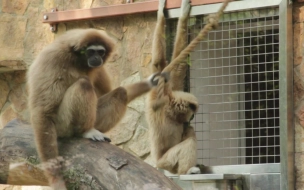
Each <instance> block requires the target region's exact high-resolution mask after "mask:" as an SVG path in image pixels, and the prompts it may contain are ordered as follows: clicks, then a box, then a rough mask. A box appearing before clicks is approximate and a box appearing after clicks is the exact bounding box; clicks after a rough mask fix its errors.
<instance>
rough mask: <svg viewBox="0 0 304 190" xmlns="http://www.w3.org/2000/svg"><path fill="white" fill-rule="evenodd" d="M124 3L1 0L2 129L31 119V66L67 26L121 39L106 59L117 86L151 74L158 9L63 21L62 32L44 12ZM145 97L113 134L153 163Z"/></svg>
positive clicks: (118, 142) (115, 141) (109, 0)
mask: <svg viewBox="0 0 304 190" xmlns="http://www.w3.org/2000/svg"><path fill="white" fill-rule="evenodd" d="M122 3H125V0H114V1H112V0H73V1H72V0H67V1H62V0H44V1H43V0H24V1H18V0H2V1H0V9H1V10H0V22H1V24H2V25H1V27H0V52H1V54H0V129H1V128H2V127H3V126H5V124H6V123H7V122H8V121H10V120H11V119H13V118H16V117H18V118H21V119H24V120H28V119H29V114H28V111H27V92H26V84H25V75H26V69H27V68H28V66H29V65H30V64H31V63H32V62H33V60H34V58H35V56H36V55H37V54H38V53H39V51H40V50H41V49H42V48H43V47H45V46H46V45H47V44H49V43H51V42H52V41H53V40H54V38H56V37H57V36H59V35H61V34H62V33H64V32H65V31H67V30H70V29H73V28H97V29H101V30H106V31H107V32H108V34H109V35H110V36H111V37H113V38H114V40H116V46H117V49H116V53H115V54H114V56H113V58H112V59H111V60H110V61H109V62H108V64H107V65H106V67H107V69H108V71H109V72H110V75H111V76H112V77H113V78H112V79H113V80H112V82H113V86H115V87H117V86H120V85H126V84H130V83H134V82H138V81H140V80H143V79H145V78H146V77H147V76H148V75H149V74H150V73H149V70H148V65H149V63H150V62H151V47H152V36H153V30H154V27H155V21H156V13H147V14H134V15H125V16H121V17H111V18H103V19H97V20H89V21H75V22H69V23H61V24H59V25H58V31H57V32H56V33H52V32H51V31H50V26H49V25H48V24H43V23H42V17H43V13H44V12H45V11H50V9H51V8H53V7H57V8H58V10H71V9H78V8H93V7H98V6H106V5H112V4H122ZM144 99H145V97H144V96H143V97H140V98H138V99H136V100H135V101H133V102H132V103H130V104H129V106H128V110H127V113H126V116H125V117H124V119H123V120H122V121H121V123H120V124H119V125H118V126H117V127H115V128H114V129H112V130H111V131H109V132H108V133H107V135H108V136H109V137H110V138H111V139H112V143H113V144H116V145H117V146H119V147H121V148H122V149H124V150H126V151H128V152H130V153H132V154H134V155H136V156H138V157H140V158H142V159H144V160H145V161H146V162H148V163H151V158H150V156H149V153H150V147H149V146H150V145H149V141H148V126H147V123H146V121H145V116H144ZM14 188H15V189H18V188H19V187H12V186H1V185H0V190H1V189H14ZM24 188H25V187H24Z"/></svg>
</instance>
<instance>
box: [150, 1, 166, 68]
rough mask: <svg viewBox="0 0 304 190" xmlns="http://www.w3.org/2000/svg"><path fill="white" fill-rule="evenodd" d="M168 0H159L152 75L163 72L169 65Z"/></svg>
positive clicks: (153, 44) (153, 46)
mask: <svg viewBox="0 0 304 190" xmlns="http://www.w3.org/2000/svg"><path fill="white" fill-rule="evenodd" d="M165 4H166V0H159V4H158V12H157V23H156V26H155V30H154V36H153V42H152V73H156V72H161V71H162V70H163V69H164V68H165V67H166V65H167V62H166V42H165V16H164V8H165Z"/></svg>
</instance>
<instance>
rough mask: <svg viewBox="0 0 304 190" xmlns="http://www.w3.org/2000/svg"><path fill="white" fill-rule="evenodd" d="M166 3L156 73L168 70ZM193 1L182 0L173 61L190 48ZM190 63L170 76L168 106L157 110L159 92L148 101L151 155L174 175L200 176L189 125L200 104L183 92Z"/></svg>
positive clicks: (159, 24) (160, 16) (155, 58)
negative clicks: (189, 31)
mask: <svg viewBox="0 0 304 190" xmlns="http://www.w3.org/2000/svg"><path fill="white" fill-rule="evenodd" d="M165 2H166V1H165V0H160V1H159V7H158V12H157V23H156V28H155V31H154V39H153V45H152V72H161V71H162V70H163V69H164V68H165V67H166V64H167V62H166V58H165V52H166V50H165V28H164V27H165V17H164V12H163V11H164V7H165ZM190 8H191V7H190V2H189V0H182V5H181V16H180V18H179V20H178V25H177V34H176V39H175V44H174V50H173V56H172V60H173V59H174V58H176V57H177V56H178V55H179V54H180V52H181V51H182V50H183V49H184V48H185V47H186V45H187V20H188V16H189V11H190ZM186 71H187V63H186V60H185V62H183V63H180V64H177V66H176V67H175V68H174V69H173V71H171V73H170V81H169V82H168V83H166V85H165V90H164V93H165V94H164V95H165V97H166V99H167V101H166V103H165V104H164V105H163V106H162V107H161V108H159V109H154V107H153V104H154V102H155V101H156V100H157V93H158V92H157V89H152V90H151V91H150V93H149V96H148V98H147V112H146V118H147V121H148V123H149V131H150V140H151V154H152V157H153V159H154V160H155V163H156V167H158V168H162V169H165V170H168V171H170V172H171V173H173V174H190V173H200V169H199V168H198V167H195V165H196V154H197V153H196V147H197V142H196V137H195V131H194V129H193V127H191V126H189V122H190V120H191V118H192V117H193V115H194V114H195V113H196V111H197V109H198V101H197V99H196V97H195V96H193V95H192V94H190V93H186V92H183V91H182V90H183V86H184V78H185V76H186Z"/></svg>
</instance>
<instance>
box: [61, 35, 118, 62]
mask: <svg viewBox="0 0 304 190" xmlns="http://www.w3.org/2000/svg"><path fill="white" fill-rule="evenodd" d="M60 40H61V41H67V42H68V46H69V47H70V48H71V50H72V51H73V53H74V54H75V55H76V56H77V64H78V65H79V66H80V67H82V68H95V67H99V66H102V65H103V64H104V63H106V61H107V60H108V59H109V57H110V55H111V54H112V52H113V51H114V46H115V43H114V40H113V39H112V38H111V37H109V36H108V35H107V34H106V32H104V31H102V30H97V29H74V30H70V31H68V32H66V33H65V34H64V35H62V36H61V37H60V39H59V41H60Z"/></svg>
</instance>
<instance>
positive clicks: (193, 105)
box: [189, 104, 197, 111]
mask: <svg viewBox="0 0 304 190" xmlns="http://www.w3.org/2000/svg"><path fill="white" fill-rule="evenodd" d="M189 108H190V109H191V110H192V111H196V109H197V107H196V105H195V104H189Z"/></svg>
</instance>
